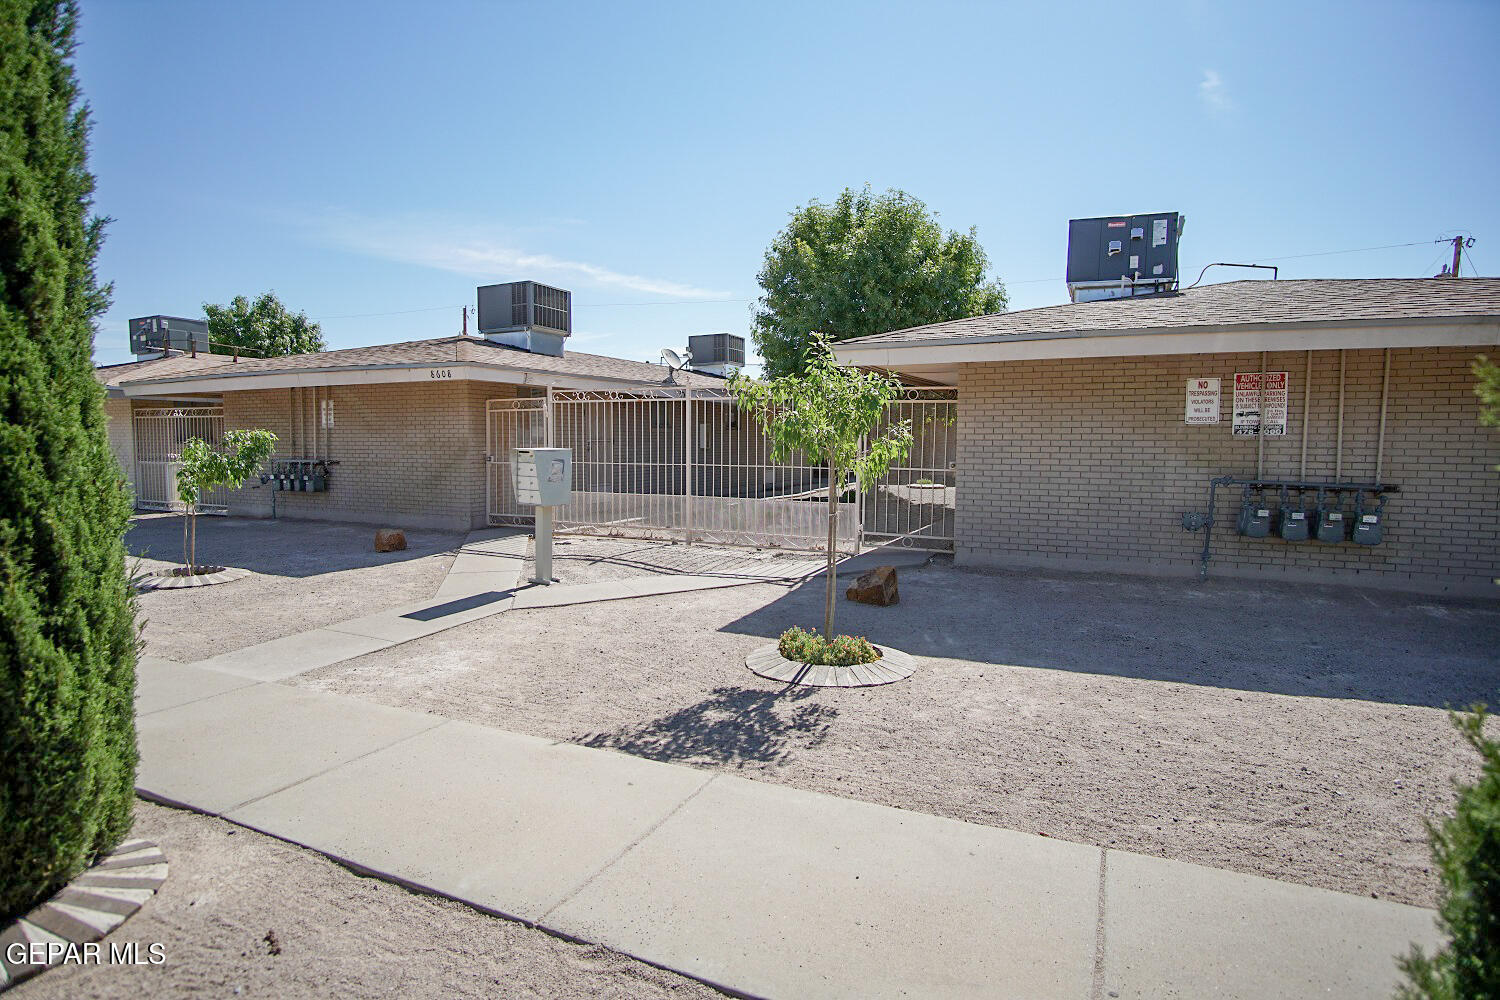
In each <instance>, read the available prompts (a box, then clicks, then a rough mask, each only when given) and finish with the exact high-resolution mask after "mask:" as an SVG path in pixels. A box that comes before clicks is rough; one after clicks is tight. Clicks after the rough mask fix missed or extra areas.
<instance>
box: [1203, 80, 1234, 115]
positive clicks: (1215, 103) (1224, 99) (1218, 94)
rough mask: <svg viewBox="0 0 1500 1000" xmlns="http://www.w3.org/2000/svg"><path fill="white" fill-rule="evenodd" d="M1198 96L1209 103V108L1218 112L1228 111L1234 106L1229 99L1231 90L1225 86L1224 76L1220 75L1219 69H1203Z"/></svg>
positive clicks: (1205, 102)
mask: <svg viewBox="0 0 1500 1000" xmlns="http://www.w3.org/2000/svg"><path fill="white" fill-rule="evenodd" d="M1198 97H1199V98H1201V99H1202V101H1203V103H1204V104H1206V105H1208V110H1210V111H1212V112H1214V113H1216V114H1217V113H1219V112H1223V111H1228V110H1229V109H1230V108H1231V107H1232V106H1233V105H1232V104H1231V103H1230V100H1229V92H1228V91H1227V90H1226V89H1225V87H1224V78H1223V77H1221V76H1219V71H1218V70H1213V69H1206V70H1204V71H1203V79H1202V80H1200V81H1199V82H1198Z"/></svg>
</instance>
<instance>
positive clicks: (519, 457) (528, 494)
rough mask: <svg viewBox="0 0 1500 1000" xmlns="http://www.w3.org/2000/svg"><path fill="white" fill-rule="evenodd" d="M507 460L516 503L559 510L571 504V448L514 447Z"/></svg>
mask: <svg viewBox="0 0 1500 1000" xmlns="http://www.w3.org/2000/svg"><path fill="white" fill-rule="evenodd" d="M510 461H511V482H513V483H514V484H515V490H516V501H517V502H518V503H521V504H525V505H526V506H529V507H563V506H566V505H567V504H569V503H571V502H572V499H573V449H571V448H517V449H515V450H514V451H512V452H511V458H510Z"/></svg>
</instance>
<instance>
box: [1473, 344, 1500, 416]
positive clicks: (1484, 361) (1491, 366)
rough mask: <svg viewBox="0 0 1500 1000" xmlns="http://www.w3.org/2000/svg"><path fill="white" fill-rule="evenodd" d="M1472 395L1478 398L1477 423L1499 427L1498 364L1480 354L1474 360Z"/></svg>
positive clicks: (1499, 369) (1499, 370) (1499, 371)
mask: <svg viewBox="0 0 1500 1000" xmlns="http://www.w3.org/2000/svg"><path fill="white" fill-rule="evenodd" d="M1473 368H1474V377H1475V378H1477V379H1478V380H1479V383H1478V384H1477V385H1475V386H1474V395H1476V396H1478V397H1479V422H1480V423H1482V424H1484V425H1485V426H1486V427H1500V364H1496V363H1495V362H1493V361H1491V360H1490V359H1489V358H1487V357H1485V356H1484V355H1483V354H1481V355H1480V356H1479V357H1477V358H1475V359H1474V365H1473Z"/></svg>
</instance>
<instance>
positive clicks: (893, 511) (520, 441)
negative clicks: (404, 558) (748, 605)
mask: <svg viewBox="0 0 1500 1000" xmlns="http://www.w3.org/2000/svg"><path fill="white" fill-rule="evenodd" d="M954 411H955V406H954V394H953V391H952V390H912V391H911V392H909V393H908V394H907V398H904V399H902V400H901V401H900V402H898V403H896V404H893V406H892V412H891V415H890V419H892V420H911V421H912V427H913V435H914V437H915V439H916V443H915V445H914V447H913V449H912V455H911V457H910V458H909V459H908V460H907V462H906V463H905V465H903V466H902V467H901V468H897V469H892V470H891V472H890V474H889V475H888V476H887V477H885V478H884V479H882V481H881V482H880V483H877V484H874V485H873V487H872V488H871V490H870V491H869V492H867V494H866V495H865V497H864V498H863V500H862V501H857V500H856V494H855V489H854V484H853V482H849V483H846V484H844V486H843V488H842V489H841V490H840V491H839V496H840V502H839V537H838V539H837V545H838V548H839V549H840V550H841V551H857V550H858V549H859V548H860V546H861V544H862V541H863V540H866V539H868V540H870V541H878V542H887V541H893V540H894V541H899V542H900V543H901V544H905V545H910V546H913V547H918V548H929V549H938V550H944V549H951V548H952V544H953V508H954V501H955V493H956V490H955V482H954V474H955V473H954V465H953V462H954V450H955V449H954V446H953V442H954V440H955V430H956V427H955V423H954V418H955V415H956V414H955V412H954ZM486 420H487V424H488V445H489V447H488V450H487V456H486V481H487V484H488V504H489V506H488V510H489V517H490V521H491V523H494V524H526V523H530V521H531V509H530V508H529V507H522V506H520V505H519V504H517V503H516V500H515V493H514V490H513V489H512V486H511V483H510V450H511V449H512V448H525V447H543V446H549V447H559V448H571V449H572V450H573V502H572V503H571V504H569V505H568V506H566V507H560V508H559V509H558V511H557V522H556V523H557V527H558V529H559V530H564V531H571V532H577V533H589V534H608V535H621V536H630V537H645V538H671V539H678V540H683V541H699V542H708V543H716V544H722V545H756V546H776V547H783V548H794V549H810V550H811V549H824V548H826V546H827V537H828V470H827V468H826V467H824V466H822V465H819V464H817V463H815V462H812V461H809V460H808V459H807V458H805V457H803V456H794V457H793V459H792V460H791V461H788V462H776V461H774V460H772V459H771V457H770V442H769V440H768V438H767V436H766V434H765V432H764V430H763V429H762V428H761V427H760V426H759V424H758V423H757V421H756V420H755V419H754V418H752V417H751V416H750V415H748V414H746V413H745V412H743V411H742V410H740V409H739V407H738V406H737V405H736V404H735V401H734V399H733V397H732V396H731V395H730V393H729V392H728V390H727V389H718V388H714V389H698V388H695V389H688V388H683V387H642V388H639V389H635V390H631V391H628V392H601V391H563V390H554V391H552V392H550V393H549V394H548V397H547V398H546V399H524V400H491V401H490V402H489V404H488V406H487V414H486Z"/></svg>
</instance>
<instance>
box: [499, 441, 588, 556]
mask: <svg viewBox="0 0 1500 1000" xmlns="http://www.w3.org/2000/svg"><path fill="white" fill-rule="evenodd" d="M510 473H511V482H512V483H513V484H514V485H515V490H516V502H517V503H521V504H526V505H528V506H530V507H534V508H535V510H534V514H535V516H536V532H535V534H534V536H533V540H534V542H535V545H536V559H535V575H534V576H532V578H531V582H532V583H551V582H552V510H553V508H554V507H562V506H565V505H567V504H569V503H571V502H572V500H573V450H572V449H571V448H517V449H515V450H514V451H512V452H511V455H510Z"/></svg>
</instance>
